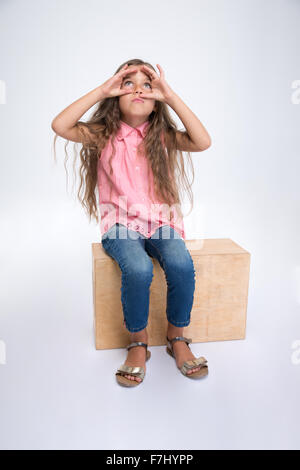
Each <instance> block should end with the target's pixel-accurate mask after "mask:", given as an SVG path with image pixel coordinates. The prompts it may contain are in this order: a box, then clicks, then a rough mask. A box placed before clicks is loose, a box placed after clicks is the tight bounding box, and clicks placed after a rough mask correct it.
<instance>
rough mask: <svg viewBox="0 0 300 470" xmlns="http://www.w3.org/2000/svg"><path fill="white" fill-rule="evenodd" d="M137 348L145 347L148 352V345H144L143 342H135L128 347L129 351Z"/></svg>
mask: <svg viewBox="0 0 300 470" xmlns="http://www.w3.org/2000/svg"><path fill="white" fill-rule="evenodd" d="M135 346H144V347H145V348H146V350H147V348H148V344H146V343H143V342H142V341H134V342H133V343H130V344H129V345H128V346H127V349H128V350H129V349H130V348H134V347H135Z"/></svg>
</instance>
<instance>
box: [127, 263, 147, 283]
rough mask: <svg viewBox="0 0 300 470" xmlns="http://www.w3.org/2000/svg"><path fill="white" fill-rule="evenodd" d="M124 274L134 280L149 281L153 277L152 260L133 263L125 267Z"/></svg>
mask: <svg viewBox="0 0 300 470" xmlns="http://www.w3.org/2000/svg"><path fill="white" fill-rule="evenodd" d="M126 274H127V276H128V277H131V278H133V279H134V281H135V282H139V281H140V282H145V281H151V280H152V278H153V264H152V261H151V260H148V261H146V262H143V261H139V262H136V263H133V264H131V265H130V266H129V267H128V268H127V269H126Z"/></svg>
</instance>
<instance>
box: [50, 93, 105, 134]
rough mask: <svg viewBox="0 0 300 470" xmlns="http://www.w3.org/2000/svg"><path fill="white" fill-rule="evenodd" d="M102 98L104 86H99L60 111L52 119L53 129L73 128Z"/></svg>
mask: <svg viewBox="0 0 300 470" xmlns="http://www.w3.org/2000/svg"><path fill="white" fill-rule="evenodd" d="M102 98H104V94H103V91H102V87H101V86H98V87H97V88H95V89H94V90H92V91H90V92H89V93H87V94H86V95H84V96H82V97H81V98H79V99H78V100H76V101H74V103H72V104H70V105H69V106H68V107H67V108H65V109H64V110H63V111H62V112H61V113H59V114H58V115H57V116H56V117H55V118H54V119H53V121H52V124H51V127H52V129H53V130H54V128H56V129H58V128H59V129H71V128H72V127H74V126H75V125H76V123H77V122H78V121H79V120H80V118H81V117H82V116H83V115H84V114H85V113H86V112H87V111H88V110H89V109H90V108H91V107H92V106H94V105H95V104H96V103H97V102H98V101H100V100H101V99H102Z"/></svg>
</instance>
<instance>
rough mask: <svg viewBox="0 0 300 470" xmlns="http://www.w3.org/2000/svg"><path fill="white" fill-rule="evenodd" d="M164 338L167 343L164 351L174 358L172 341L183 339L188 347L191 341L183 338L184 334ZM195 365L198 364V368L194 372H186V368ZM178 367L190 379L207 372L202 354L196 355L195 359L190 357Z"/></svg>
mask: <svg viewBox="0 0 300 470" xmlns="http://www.w3.org/2000/svg"><path fill="white" fill-rule="evenodd" d="M166 338H167V343H168V346H167V348H166V351H167V353H168V354H170V356H172V357H174V359H175V360H176V358H175V354H174V351H173V343H174V342H175V341H185V342H186V344H187V345H188V347H189V348H190V346H189V344H190V343H191V342H192V339H191V338H185V337H184V336H176V337H175V338H173V339H171V340H170V339H169V338H168V337H166ZM197 366H200V369H199V370H197V371H196V372H192V373H191V374H187V370H189V369H193V368H194V367H197ZM177 367H178V366H177ZM178 369H179V370H180V372H181V373H182V374H183V375H184V376H185V377H189V378H190V379H194V378H196V377H204V376H206V375H207V374H208V366H207V360H206V359H205V357H203V356H201V357H197V358H196V359H192V360H191V361H185V362H184V363H183V365H182V367H181V368H180V367H178Z"/></svg>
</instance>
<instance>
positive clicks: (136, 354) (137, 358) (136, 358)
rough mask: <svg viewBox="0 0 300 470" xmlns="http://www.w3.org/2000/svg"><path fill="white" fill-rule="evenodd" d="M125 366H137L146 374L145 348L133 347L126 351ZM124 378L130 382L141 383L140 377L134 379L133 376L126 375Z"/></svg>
mask: <svg viewBox="0 0 300 470" xmlns="http://www.w3.org/2000/svg"><path fill="white" fill-rule="evenodd" d="M124 364H126V366H138V367H143V368H144V371H145V373H146V348H145V346H134V347H133V348H130V349H129V351H128V356H127V359H126V361H125V363H124ZM125 377H127V379H130V380H136V381H137V382H141V380H142V379H141V378H140V377H135V376H134V375H130V374H126V375H125Z"/></svg>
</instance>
